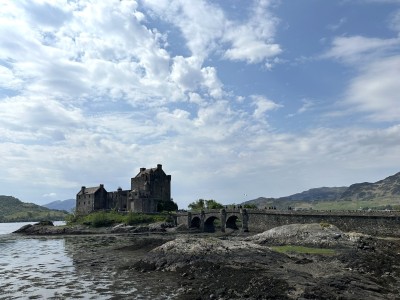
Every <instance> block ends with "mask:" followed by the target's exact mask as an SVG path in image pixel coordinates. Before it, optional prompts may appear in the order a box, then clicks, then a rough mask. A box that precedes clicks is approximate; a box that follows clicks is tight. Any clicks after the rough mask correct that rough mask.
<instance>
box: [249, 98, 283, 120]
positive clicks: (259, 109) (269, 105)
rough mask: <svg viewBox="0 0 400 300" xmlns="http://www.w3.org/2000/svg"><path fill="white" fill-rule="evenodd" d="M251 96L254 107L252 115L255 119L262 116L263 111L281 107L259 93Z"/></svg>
mask: <svg viewBox="0 0 400 300" xmlns="http://www.w3.org/2000/svg"><path fill="white" fill-rule="evenodd" d="M251 98H252V99H253V101H254V102H253V103H254V106H255V107H256V108H255V110H254V113H253V116H254V117H255V118H257V119H260V118H263V117H264V116H265V113H266V112H268V111H271V110H276V109H278V108H281V107H282V105H280V104H277V103H275V102H274V101H272V100H269V99H267V98H265V97H263V96H260V95H253V96H251Z"/></svg>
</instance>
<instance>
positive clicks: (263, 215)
mask: <svg viewBox="0 0 400 300" xmlns="http://www.w3.org/2000/svg"><path fill="white" fill-rule="evenodd" d="M176 221H177V224H185V225H186V226H187V227H188V228H198V229H199V230H201V231H206V232H213V231H216V230H218V231H222V232H225V229H226V228H231V229H240V230H242V231H244V232H247V231H251V232H262V231H265V230H268V229H271V228H274V227H277V226H282V225H287V224H306V223H329V224H333V225H336V226H337V227H338V228H339V229H341V230H342V231H345V232H348V231H356V232H360V233H365V234H370V235H380V236H397V237H400V211H371V212H368V211H315V210H310V211H294V210H258V209H257V210H256V209H254V210H253V209H251V210H250V209H232V210H229V209H221V210H202V211H188V212H181V213H178V214H177V215H176Z"/></svg>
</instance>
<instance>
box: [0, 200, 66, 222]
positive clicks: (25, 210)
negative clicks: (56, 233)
mask: <svg viewBox="0 0 400 300" xmlns="http://www.w3.org/2000/svg"><path fill="white" fill-rule="evenodd" d="M67 215H68V213H67V212H66V211H59V210H52V209H48V208H46V207H43V206H40V205H37V204H34V203H26V202H22V201H21V200H19V199H18V198H15V197H13V196H5V195H0V222H25V221H26V222H30V221H42V220H51V221H60V220H64V218H65V216H67Z"/></svg>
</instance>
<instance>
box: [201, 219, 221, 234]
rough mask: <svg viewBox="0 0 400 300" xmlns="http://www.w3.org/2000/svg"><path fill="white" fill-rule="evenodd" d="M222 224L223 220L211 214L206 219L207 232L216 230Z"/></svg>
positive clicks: (205, 227)
mask: <svg viewBox="0 0 400 300" xmlns="http://www.w3.org/2000/svg"><path fill="white" fill-rule="evenodd" d="M220 226H221V221H220V219H219V218H218V217H216V216H210V217H208V218H207V219H205V221H204V231H205V232H215V231H216V228H217V227H220Z"/></svg>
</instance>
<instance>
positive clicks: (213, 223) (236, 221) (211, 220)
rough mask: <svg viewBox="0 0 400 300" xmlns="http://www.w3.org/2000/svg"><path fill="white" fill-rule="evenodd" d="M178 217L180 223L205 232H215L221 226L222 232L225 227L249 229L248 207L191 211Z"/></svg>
mask: <svg viewBox="0 0 400 300" xmlns="http://www.w3.org/2000/svg"><path fill="white" fill-rule="evenodd" d="M177 219H178V222H177V223H178V224H182V223H184V224H186V225H187V226H188V228H199V229H200V230H201V231H205V232H213V231H215V230H216V228H220V230H221V231H222V232H225V228H231V229H241V230H242V231H245V232H247V231H249V229H248V225H247V224H248V215H247V211H246V209H240V210H239V209H238V210H225V209H221V210H218V209H213V210H202V211H200V212H195V211H189V212H187V213H186V214H180V215H178V218H177Z"/></svg>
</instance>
